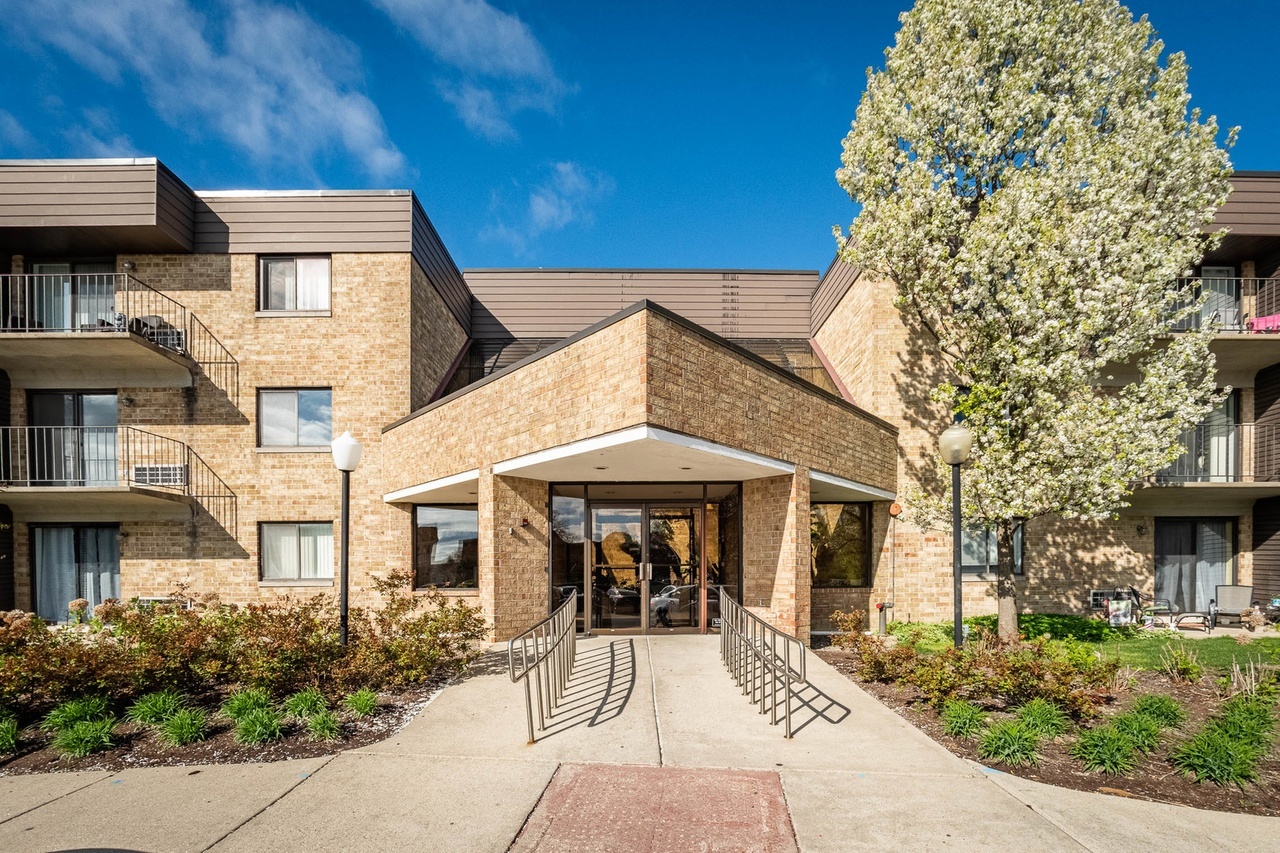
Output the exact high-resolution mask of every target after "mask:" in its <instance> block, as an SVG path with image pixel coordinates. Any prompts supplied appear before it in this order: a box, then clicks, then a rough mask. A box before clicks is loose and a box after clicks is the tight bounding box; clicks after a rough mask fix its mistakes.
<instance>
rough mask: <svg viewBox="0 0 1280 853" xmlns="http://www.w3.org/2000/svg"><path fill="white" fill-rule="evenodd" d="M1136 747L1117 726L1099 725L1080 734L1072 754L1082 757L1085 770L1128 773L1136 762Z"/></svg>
mask: <svg viewBox="0 0 1280 853" xmlns="http://www.w3.org/2000/svg"><path fill="white" fill-rule="evenodd" d="M1134 752H1135V748H1134V745H1133V741H1131V740H1130V739H1129V738H1128V737H1127V736H1126V735H1125V734H1123V733H1122V732H1120V731H1119V730H1118V729H1116V728H1115V726H1099V727H1098V728H1096V729H1089V730H1088V731H1086V732H1083V733H1082V734H1081V735H1080V739H1079V740H1078V741H1076V743H1075V746H1073V747H1072V748H1071V754H1072V755H1074V756H1075V757H1076V758H1078V759H1080V763H1081V764H1083V765H1084V769H1085V770H1092V771H1101V772H1103V773H1110V774H1112V775H1118V774H1121V773H1128V772H1129V771H1130V770H1132V769H1133V765H1134V763H1135V756H1134Z"/></svg>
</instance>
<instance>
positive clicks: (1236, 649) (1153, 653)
mask: <svg viewBox="0 0 1280 853" xmlns="http://www.w3.org/2000/svg"><path fill="white" fill-rule="evenodd" d="M1097 646H1098V648H1099V649H1100V650H1101V652H1102V654H1103V655H1106V656H1116V657H1118V658H1119V659H1120V662H1121V663H1123V664H1125V665H1126V666H1131V667H1134V668H1135V669H1160V660H1161V658H1162V657H1163V656H1164V654H1165V652H1166V650H1168V649H1169V648H1170V647H1178V648H1182V649H1184V650H1185V651H1187V652H1190V653H1192V654H1194V655H1195V657H1196V660H1198V661H1199V662H1200V664H1201V665H1202V666H1204V667H1205V668H1206V669H1213V670H1217V671H1218V672H1219V674H1224V673H1226V672H1228V671H1230V669H1231V664H1232V662H1235V663H1238V664H1240V666H1242V667H1243V666H1247V665H1248V663H1249V661H1254V662H1255V663H1257V662H1259V661H1261V663H1264V664H1269V665H1272V666H1276V665H1280V636H1277V635H1275V634H1273V635H1272V636H1270V637H1256V638H1254V640H1253V642H1252V643H1248V644H1247V645H1243V646H1242V645H1240V644H1239V643H1237V642H1236V641H1235V640H1234V639H1233V638H1231V637H1206V638H1205V639H1203V640H1189V639H1184V638H1182V637H1178V636H1161V635H1159V634H1149V635H1147V636H1143V637H1137V638H1135V639H1121V640H1104V641H1102V642H1100V643H1098V644H1097Z"/></svg>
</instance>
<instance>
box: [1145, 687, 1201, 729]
mask: <svg viewBox="0 0 1280 853" xmlns="http://www.w3.org/2000/svg"><path fill="white" fill-rule="evenodd" d="M1131 710H1132V713H1134V714H1141V715H1143V716H1144V717H1150V718H1151V719H1153V720H1155V721H1156V722H1157V723H1159V724H1160V727H1161V728H1165V729H1173V728H1177V727H1178V726H1180V725H1182V723H1183V721H1185V720H1186V719H1187V712H1186V711H1184V710H1182V706H1181V705H1179V704H1178V703H1177V701H1176V700H1175V699H1174V698H1173V697H1172V696H1165V695H1163V694H1161V693H1148V694H1146V695H1145V696H1139V697H1138V701H1136V702H1134V703H1133V708H1132V709H1131Z"/></svg>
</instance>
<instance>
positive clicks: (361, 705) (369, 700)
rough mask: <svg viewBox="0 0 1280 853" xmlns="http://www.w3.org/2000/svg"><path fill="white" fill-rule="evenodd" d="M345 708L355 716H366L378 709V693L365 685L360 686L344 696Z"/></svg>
mask: <svg viewBox="0 0 1280 853" xmlns="http://www.w3.org/2000/svg"><path fill="white" fill-rule="evenodd" d="M345 701H346V705H347V709H348V710H349V711H351V713H353V714H355V715H356V716H357V717H367V716H369V715H370V714H372V713H373V712H374V711H376V710H378V694H377V693H376V692H374V691H373V690H370V689H369V688H367V687H362V688H361V689H359V690H357V691H356V692H355V693H352V694H350V695H348V696H347V698H346V700H345Z"/></svg>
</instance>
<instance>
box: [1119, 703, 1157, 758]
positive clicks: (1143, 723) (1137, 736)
mask: <svg viewBox="0 0 1280 853" xmlns="http://www.w3.org/2000/svg"><path fill="white" fill-rule="evenodd" d="M1111 725H1112V726H1114V727H1115V730H1116V731H1118V732H1119V733H1120V734H1122V735H1124V736H1125V737H1127V738H1128V739H1129V743H1131V744H1133V748H1134V749H1136V750H1137V751H1138V752H1141V753H1143V754H1144V755H1145V754H1148V753H1150V752H1152V751H1153V750H1154V749H1155V748H1156V747H1157V746H1158V745H1159V744H1160V732H1161V731H1162V728H1161V726H1160V724H1159V723H1158V722H1156V721H1155V720H1154V719H1152V718H1151V717H1148V716H1147V715H1146V714H1135V713H1132V712H1130V713H1128V714H1120V715H1119V716H1117V717H1116V718H1115V719H1113V720H1112V721H1111Z"/></svg>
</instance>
